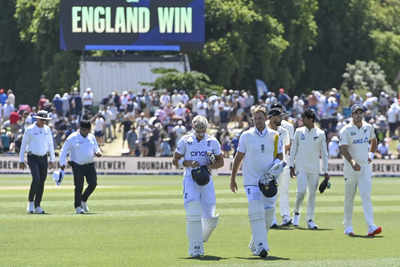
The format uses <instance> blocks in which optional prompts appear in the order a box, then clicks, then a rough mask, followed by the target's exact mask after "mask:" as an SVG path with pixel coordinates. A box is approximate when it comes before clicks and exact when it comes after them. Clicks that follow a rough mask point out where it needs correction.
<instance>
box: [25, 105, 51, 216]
mask: <svg viewBox="0 0 400 267" xmlns="http://www.w3.org/2000/svg"><path fill="white" fill-rule="evenodd" d="M34 118H35V119H36V122H35V123H34V124H32V125H31V126H29V127H28V128H26V130H25V133H24V136H23V137H22V143H21V149H20V152H19V167H20V169H25V162H24V155H25V151H27V152H28V165H29V168H30V170H31V174H32V183H31V187H30V190H29V195H28V201H29V202H28V207H27V211H28V213H36V214H43V213H45V212H44V210H43V209H42V208H41V207H40V202H41V201H42V196H43V191H44V182H45V181H46V177H47V168H48V167H50V168H54V166H55V164H54V162H55V155H54V145H53V135H52V132H51V130H50V128H49V127H48V126H47V125H46V121H49V120H50V118H49V116H48V113H47V111H45V110H40V111H39V112H38V113H37V115H36V116H34ZM48 154H50V164H48V160H47V157H48Z"/></svg>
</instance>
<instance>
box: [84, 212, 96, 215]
mask: <svg viewBox="0 0 400 267" xmlns="http://www.w3.org/2000/svg"><path fill="white" fill-rule="evenodd" d="M96 214H98V213H96V212H85V213H84V214H83V215H85V216H86V215H96Z"/></svg>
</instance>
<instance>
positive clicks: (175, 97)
mask: <svg viewBox="0 0 400 267" xmlns="http://www.w3.org/2000/svg"><path fill="white" fill-rule="evenodd" d="M180 102H182V96H181V95H180V94H178V90H176V89H175V90H174V94H173V95H172V96H171V103H172V106H174V107H176V106H177V105H178V104H179V103H180Z"/></svg>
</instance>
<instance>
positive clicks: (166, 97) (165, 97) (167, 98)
mask: <svg viewBox="0 0 400 267" xmlns="http://www.w3.org/2000/svg"><path fill="white" fill-rule="evenodd" d="M160 102H161V106H162V107H165V106H166V105H168V104H169V103H170V102H171V97H170V96H169V95H167V94H164V95H162V96H161V97H160Z"/></svg>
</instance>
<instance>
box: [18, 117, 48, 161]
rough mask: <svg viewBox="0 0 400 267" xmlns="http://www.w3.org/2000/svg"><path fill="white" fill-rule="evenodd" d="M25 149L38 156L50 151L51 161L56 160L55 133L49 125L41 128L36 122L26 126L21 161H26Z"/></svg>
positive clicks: (20, 154)
mask: <svg viewBox="0 0 400 267" xmlns="http://www.w3.org/2000/svg"><path fill="white" fill-rule="evenodd" d="M25 150H26V151H27V152H30V153H32V154H35V155H36V156H44V155H46V154H47V152H50V161H55V155H54V144H53V135H52V133H51V130H50V128H49V126H47V125H43V127H42V128H39V127H38V126H37V125H36V123H34V124H32V125H31V126H29V127H28V128H26V130H25V133H24V136H23V137H22V143H21V149H20V152H19V162H24V154H25Z"/></svg>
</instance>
